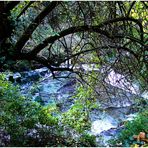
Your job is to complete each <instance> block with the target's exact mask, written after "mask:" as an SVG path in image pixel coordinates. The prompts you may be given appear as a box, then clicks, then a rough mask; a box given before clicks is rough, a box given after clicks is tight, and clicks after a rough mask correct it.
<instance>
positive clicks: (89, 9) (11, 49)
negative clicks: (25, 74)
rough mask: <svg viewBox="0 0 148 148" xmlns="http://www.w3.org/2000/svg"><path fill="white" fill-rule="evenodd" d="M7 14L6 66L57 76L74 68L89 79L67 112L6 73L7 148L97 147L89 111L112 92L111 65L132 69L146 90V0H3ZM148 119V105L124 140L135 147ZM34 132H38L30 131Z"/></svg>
mask: <svg viewBox="0 0 148 148" xmlns="http://www.w3.org/2000/svg"><path fill="white" fill-rule="evenodd" d="M0 20H1V23H0V71H1V72H5V71H25V70H31V69H35V68H38V67H42V66H46V67H48V68H49V70H50V71H51V73H52V75H53V78H56V72H57V71H70V72H73V73H76V74H77V79H78V80H79V82H80V83H81V86H80V84H79V85H78V89H77V94H76V95H75V96H73V97H75V98H78V99H77V100H76V101H75V104H74V105H73V107H72V108H71V109H70V110H69V111H68V112H65V113H62V114H60V113H59V112H58V109H57V107H56V106H50V105H49V106H47V107H43V106H42V105H41V104H39V103H36V102H33V101H32V98H27V97H23V96H22V95H21V94H20V92H19V89H18V88H17V87H14V86H13V85H12V84H11V83H9V82H7V81H6V80H5V78H4V76H3V75H2V74H1V75H0V111H1V113H0V115H1V117H0V124H1V127H0V130H1V133H2V137H3V138H4V135H6V136H7V138H6V139H7V141H5V142H4V145H6V146H95V142H94V137H93V136H89V135H87V134H86V132H85V131H86V130H87V129H89V128H90V123H89V120H88V116H89V114H88V113H89V110H92V109H96V108H99V104H98V103H97V102H99V101H100V100H101V99H102V100H103V101H104V99H105V98H106V97H112V94H110V92H109V91H108V89H110V87H109V88H107V84H106V83H105V78H106V75H107V74H108V73H109V72H110V71H111V70H114V71H115V72H117V73H119V74H122V75H124V77H126V78H127V79H128V80H129V82H130V83H131V84H133V83H136V84H138V86H139V89H140V90H139V91H140V92H139V94H141V93H142V92H144V91H147V89H148V87H147V86H148V83H147V82H148V79H147V78H148V72H147V71H148V69H147V68H148V30H147V29H148V25H147V24H148V22H147V21H148V4H147V3H146V2H144V1H142V2H135V1H131V2H120V1H117V2H115V1H113V2H107V1H104V2H103V1H100V2H79V1H77V2H75V1H73V2H64V1H59V2H58V1H53V2H49V1H47V2H46V1H44V2H39V1H38V2H35V1H21V2H19V1H17V2H14V1H8V2H7V1H1V2H0ZM81 64H87V65H88V67H90V69H91V70H89V71H86V70H84V68H83V67H82V66H81ZM90 64H95V68H97V69H101V71H103V72H100V71H99V72H96V70H95V68H94V67H93V66H92V65H90ZM90 71H91V72H90ZM127 89H128V88H127ZM102 92H103V94H102ZM104 92H106V93H105V94H104ZM100 96H101V97H102V96H103V97H102V98H101V97H100ZM98 98H99V99H100V98H101V99H100V100H99V101H98V100H97V99H98ZM54 114H56V116H55V115H54ZM59 116H60V117H59ZM141 123H143V124H141ZM146 123H147V111H143V110H142V113H141V114H140V115H139V116H138V117H137V118H136V119H135V120H134V121H133V122H131V123H128V124H127V125H126V127H127V129H126V130H125V131H123V132H122V135H121V137H120V138H119V141H122V142H123V144H124V145H125V144H126V143H128V144H130V145H131V144H132V142H131V141H130V140H129V137H131V136H132V135H133V134H138V132H146V133H147V134H148V131H147V126H146V125H145V124H146ZM144 125H145V126H144ZM132 126H134V127H136V128H132V129H131V127H132ZM49 127H50V128H49ZM32 130H35V131H36V132H35V135H33V136H29V132H30V133H31V134H33V131H32ZM69 131H70V132H69ZM73 133H76V135H77V134H78V135H79V136H78V137H79V138H78V137H77V136H74V135H75V134H73ZM9 136H10V138H9ZM49 139H50V140H49ZM126 146H127V145H126Z"/></svg>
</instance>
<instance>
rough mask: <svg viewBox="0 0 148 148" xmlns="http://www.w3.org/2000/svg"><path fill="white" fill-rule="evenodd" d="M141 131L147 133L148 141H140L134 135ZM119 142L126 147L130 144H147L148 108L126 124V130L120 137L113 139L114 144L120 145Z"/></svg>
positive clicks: (147, 134) (147, 135)
mask: <svg viewBox="0 0 148 148" xmlns="http://www.w3.org/2000/svg"><path fill="white" fill-rule="evenodd" d="M140 132H143V133H145V134H146V138H147V142H145V141H142V140H141V141H140V140H138V139H136V138H134V137H137V136H136V135H139V133H140ZM119 143H121V144H122V146H124V147H129V146H135V145H138V146H142V145H143V146H147V144H148V109H146V110H144V111H143V112H141V113H139V114H138V115H137V117H136V118H135V119H134V120H132V121H128V122H127V123H126V124H125V128H124V130H122V131H121V133H120V134H119V136H118V139H116V140H113V141H112V144H114V145H118V144H119Z"/></svg>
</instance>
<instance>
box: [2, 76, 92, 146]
mask: <svg viewBox="0 0 148 148" xmlns="http://www.w3.org/2000/svg"><path fill="white" fill-rule="evenodd" d="M57 113H58V112H57V109H56V107H55V106H41V105H40V104H39V103H37V102H34V101H32V99H31V98H26V97H24V96H22V95H21V94H20V91H19V88H18V87H16V86H13V84H11V83H10V82H8V81H6V80H5V76H4V75H1V74H0V146H77V145H80V146H84V141H87V143H88V144H89V145H90V146H91V144H92V143H93V141H92V140H91V136H90V137H88V136H85V137H87V138H85V137H83V138H81V137H80V139H74V137H73V136H72V132H71V131H70V130H69V129H65V125H61V123H60V121H59V119H60V118H59V116H54V114H57ZM69 133H70V134H69ZM81 141H83V142H82V143H81ZM85 145H86V144H85ZM93 145H94V143H93Z"/></svg>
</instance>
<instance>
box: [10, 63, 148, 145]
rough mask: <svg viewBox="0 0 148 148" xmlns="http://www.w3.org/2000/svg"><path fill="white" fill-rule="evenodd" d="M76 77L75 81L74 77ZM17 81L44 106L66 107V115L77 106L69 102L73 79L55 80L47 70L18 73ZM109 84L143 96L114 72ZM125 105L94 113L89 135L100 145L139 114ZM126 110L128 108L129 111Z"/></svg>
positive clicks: (26, 93)
mask: <svg viewBox="0 0 148 148" xmlns="http://www.w3.org/2000/svg"><path fill="white" fill-rule="evenodd" d="M85 67H86V66H85ZM87 69H88V67H87ZM67 74H69V73H68V72H64V73H60V74H58V75H59V76H65V75H67ZM72 76H73V77H74V75H72ZM8 77H9V76H8ZM13 77H14V79H16V80H17V79H18V78H21V83H18V82H15V84H19V85H20V88H21V91H22V93H23V94H24V95H31V96H32V97H33V99H34V100H39V99H40V100H42V101H43V103H44V105H47V104H56V103H60V104H61V106H62V107H61V110H62V111H66V110H68V109H69V108H70V107H71V105H73V103H74V102H73V101H71V100H70V99H68V98H69V97H71V96H72V95H73V94H74V92H75V79H74V78H72V77H70V78H59V79H53V78H52V75H51V73H50V72H49V71H48V69H47V68H41V69H36V70H34V71H28V72H22V73H15V74H14V75H13ZM18 80H19V79H18ZM105 81H106V83H109V84H110V85H112V86H114V87H117V88H120V89H122V90H124V91H125V92H126V91H127V92H130V93H131V94H139V88H138V86H137V85H131V84H130V83H129V82H128V81H127V80H126V79H125V77H124V76H123V75H121V74H117V73H115V72H114V71H113V70H112V71H110V73H109V74H108V77H107V78H106V79H105ZM28 92H32V93H28ZM143 96H144V97H145V98H148V93H147V92H144V94H143ZM107 103H108V102H107ZM126 103H127V104H126ZM108 104H109V103H108ZM124 105H125V106H118V108H116V107H113V108H110V110H109V109H108V110H107V111H106V112H103V111H100V110H96V111H92V112H91V113H90V118H91V121H92V126H91V130H90V132H89V133H90V134H92V135H95V136H96V137H97V138H96V140H97V141H99V140H98V139H99V138H98V137H100V135H101V136H103V140H104V141H103V145H105V144H107V142H106V141H107V140H109V139H110V138H111V137H113V136H115V135H116V134H117V133H118V132H119V131H120V130H119V131H118V129H119V128H118V127H119V123H120V122H121V121H124V120H131V119H133V117H134V116H135V114H129V115H127V108H126V107H128V106H130V105H131V104H129V103H128V102H124ZM115 106H116V105H115ZM119 107H120V108H119ZM123 107H125V111H124V108H123Z"/></svg>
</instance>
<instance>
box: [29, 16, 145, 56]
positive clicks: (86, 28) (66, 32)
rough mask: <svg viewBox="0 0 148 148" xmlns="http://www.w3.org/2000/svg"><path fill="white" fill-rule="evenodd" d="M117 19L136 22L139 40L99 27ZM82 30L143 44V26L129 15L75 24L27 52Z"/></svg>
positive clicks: (35, 50)
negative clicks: (88, 24)
mask: <svg viewBox="0 0 148 148" xmlns="http://www.w3.org/2000/svg"><path fill="white" fill-rule="evenodd" d="M119 21H133V22H135V23H137V24H138V25H139V27H140V30H141V41H139V40H138V39H135V38H133V37H130V36H126V37H125V36H123V35H115V36H113V35H110V34H109V33H108V32H107V31H104V30H101V29H100V27H104V25H108V24H110V23H114V22H119ZM82 31H90V32H96V33H100V34H102V35H104V36H106V37H108V38H111V39H114V38H127V39H130V40H132V41H135V42H138V43H140V44H143V42H142V41H143V27H142V24H141V23H140V22H139V21H138V20H136V19H133V18H129V17H121V18H115V19H112V20H109V21H105V22H103V23H101V24H100V25H97V26H87V25H86V26H77V27H70V28H68V29H65V30H63V31H61V32H60V33H58V35H55V36H50V37H48V38H46V39H45V40H44V41H43V42H42V43H41V44H39V45H37V46H36V47H35V48H34V49H33V50H32V51H31V52H29V53H28V54H29V55H31V56H35V55H36V54H37V53H38V52H40V51H41V50H42V49H43V48H45V47H46V46H47V45H48V44H51V43H54V42H55V41H56V40H58V39H60V38H61V37H64V36H66V35H69V34H72V33H76V32H82Z"/></svg>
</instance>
